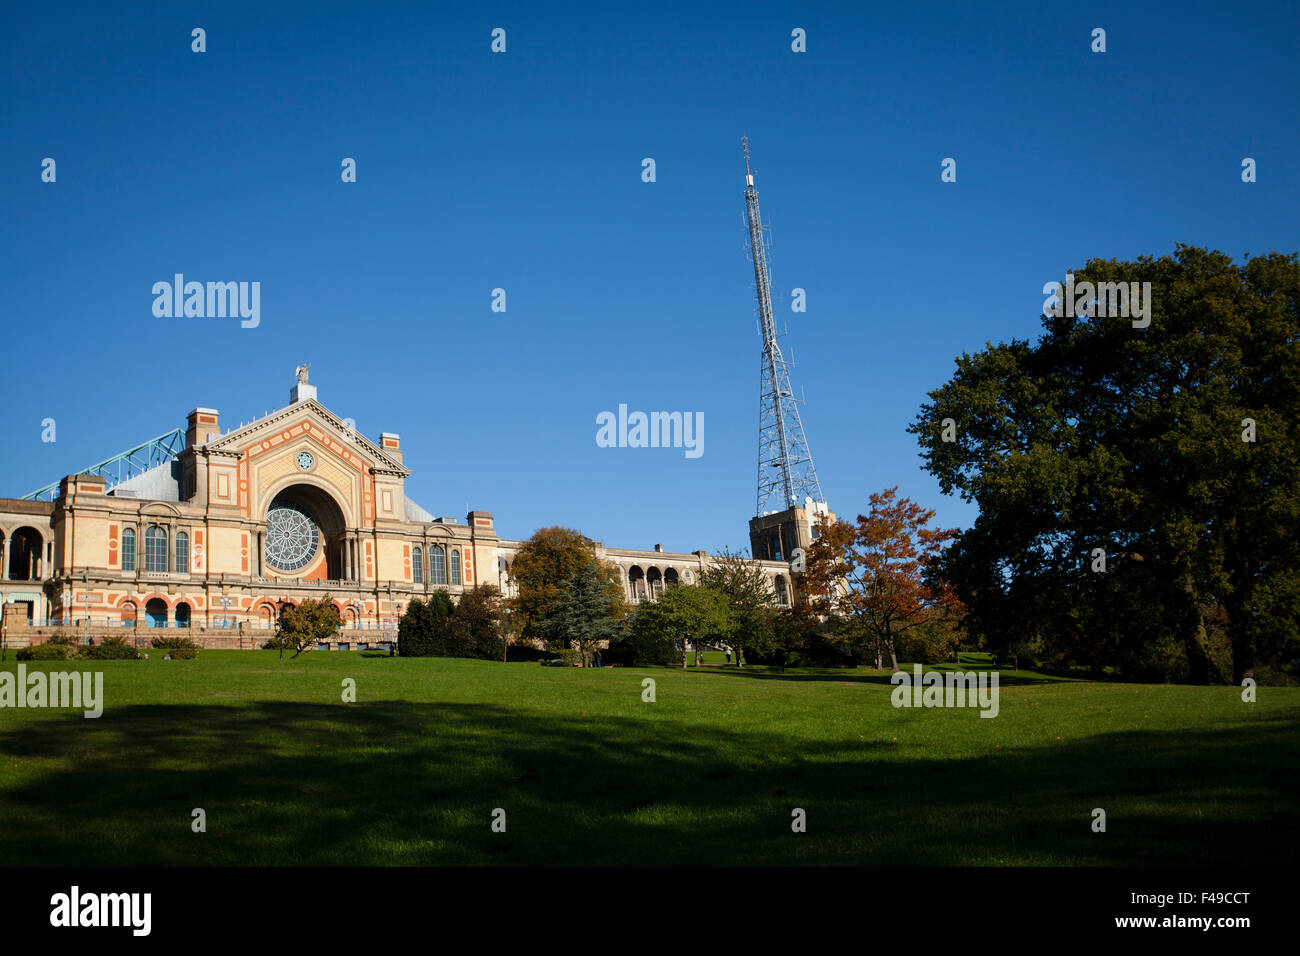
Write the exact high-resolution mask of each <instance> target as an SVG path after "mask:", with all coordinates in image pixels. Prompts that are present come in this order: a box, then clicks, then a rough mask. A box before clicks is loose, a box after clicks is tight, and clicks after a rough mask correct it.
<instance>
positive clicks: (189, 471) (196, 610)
mask: <svg viewBox="0 0 1300 956" xmlns="http://www.w3.org/2000/svg"><path fill="white" fill-rule="evenodd" d="M298 379H299V381H298V383H297V384H296V385H295V386H294V387H293V389H292V390H291V392H290V403H289V405H287V406H286V407H284V408H281V409H279V410H277V411H275V412H271V413H269V414H268V415H266V416H265V417H263V418H261V419H258V420H256V421H254V422H251V423H250V424H247V425H243V426H241V427H239V428H237V429H234V430H232V431H227V432H226V433H224V434H223V433H222V432H221V429H220V416H219V414H218V412H217V411H216V410H214V409H210V408H196V409H194V410H193V411H191V412H190V413H189V416H188V418H187V421H186V426H187V427H186V431H185V442H184V448H183V449H182V450H181V451H180V452H179V454H177V455H176V456H175V457H174V458H172V459H171V460H169V461H167V462H165V463H163V464H161V465H158V466H156V467H154V468H152V469H149V470H147V471H144V472H143V473H141V474H138V475H136V476H134V477H132V478H129V479H127V480H125V481H121V482H119V483H117V484H115V485H113V486H111V487H110V486H109V484H108V482H107V481H106V479H105V478H104V477H101V476H99V475H93V474H80V475H69V476H67V477H66V478H64V479H63V480H62V481H61V482H60V483H59V487H58V493H57V496H56V497H54V498H53V500H51V501H31V500H24V499H13V498H0V572H3V575H2V577H0V600H2V601H3V607H4V623H5V626H6V629H7V632H8V636H9V639H10V641H11V643H14V644H22V643H27V640H30V639H40V638H39V637H37V636H35V635H37V634H39V633H41V632H42V631H46V630H48V629H49V628H50V627H52V626H56V627H64V628H67V627H69V626H76V627H78V628H81V629H83V630H84V631H85V632H86V633H95V634H102V633H123V629H127V630H129V631H131V632H133V633H135V634H137V635H139V633H140V632H141V631H142V630H143V629H146V628H156V627H167V628H177V627H179V628H189V629H190V630H191V631H198V632H200V633H201V635H202V637H203V639H204V642H205V643H206V644H208V645H209V646H232V647H255V646H258V645H259V644H260V643H262V642H264V641H265V640H266V638H267V637H268V636H269V632H270V631H271V630H272V629H273V627H274V623H275V620H276V618H277V617H278V615H279V613H280V610H281V609H282V608H283V607H285V606H286V605H291V604H296V603H298V602H300V601H302V600H303V599H305V598H311V597H320V596H322V595H323V594H325V593H327V592H328V593H329V594H330V595H331V598H332V600H334V602H335V603H336V604H337V606H338V608H339V612H340V614H341V615H342V617H343V620H344V631H343V632H342V633H341V634H340V635H339V636H338V638H337V640H336V644H335V646H338V647H347V648H351V647H355V646H356V645H357V644H364V643H366V642H367V639H369V640H381V638H380V637H379V636H378V635H376V634H375V631H376V630H378V631H380V632H387V631H389V630H390V629H391V628H392V627H394V626H395V622H396V619H397V618H399V617H400V616H401V614H402V612H403V610H404V608H405V606H406V604H407V603H408V602H409V601H410V600H411V599H412V598H414V597H423V596H425V595H427V594H429V593H430V592H432V591H434V590H437V589H440V588H443V589H446V590H448V591H449V592H451V594H452V595H453V597H455V596H457V595H459V594H461V593H463V592H464V591H465V590H466V589H467V588H472V587H474V586H475V585H477V584H493V585H496V586H497V587H499V588H500V589H501V590H502V592H503V593H505V594H510V593H512V584H511V579H510V567H511V565H512V563H513V561H514V556H515V555H516V554H517V553H518V551H519V549H520V547H522V545H523V543H524V542H522V541H517V540H508V539H503V538H501V537H499V536H498V535H497V531H496V524H495V519H494V517H493V515H492V513H491V512H488V511H470V512H469V513H468V514H467V515H466V516H465V517H464V519H463V520H462V519H453V518H444V517H434V516H433V515H431V514H430V513H429V512H427V511H425V510H424V509H423V508H421V507H420V506H419V505H418V504H416V503H415V502H414V501H412V500H411V499H410V498H408V497H407V495H406V479H407V478H408V477H409V476H410V471H408V470H407V468H406V467H405V466H404V465H403V464H402V447H401V442H400V439H399V436H398V435H396V434H393V433H387V432H386V433H383V434H381V435H380V436H379V440H378V441H377V442H372V441H370V440H369V439H367V438H365V437H363V436H362V435H360V434H357V433H356V432H355V431H354V430H353V429H352V428H351V426H350V425H349V423H348V422H347V421H346V420H344V419H341V418H339V417H338V416H336V415H335V414H333V413H332V412H331V411H329V409H327V408H325V407H324V406H323V405H321V404H320V403H319V402H318V401H317V398H316V389H315V387H314V386H312V385H310V384H309V383H308V382H307V374H306V369H305V368H304V367H300V369H299V375H298ZM797 510H800V509H791V511H792V512H794V511H797ZM797 517H798V516H793V515H792V517H791V520H790V521H789V522H787V523H786V525H784V526H783V528H784V529H785V530H784V531H782V530H781V529H778V532H779V533H778V534H777V537H776V538H775V539H773V540H777V541H778V542H779V544H778V547H777V550H775V551H773V550H772V548H771V547H770V546H769V538H770V537H771V535H770V534H769V529H770V528H773V527H776V525H777V524H778V523H779V522H775V521H774V519H772V518H769V517H764V518H763V520H762V521H759V519H755V520H756V521H759V525H760V526H761V527H759V526H755V527H753V528H751V537H752V539H753V543H754V553H755V554H756V555H760V554H761V555H762V556H763V557H770V558H771V559H770V560H763V561H761V562H760V563H761V565H762V567H763V570H764V572H765V573H766V574H767V576H768V578H769V580H770V581H771V582H772V588H773V591H774V593H775V594H776V596H777V600H778V601H779V602H781V603H789V602H790V601H792V600H794V599H795V589H794V586H793V582H792V580H791V566H792V564H791V560H790V558H789V557H787V555H786V554H785V551H786V550H788V549H793V548H797V547H799V546H806V543H807V541H806V540H805V539H807V535H808V532H807V530H806V529H807V527H808V521H807V520H806V516H804V520H803V525H802V527H803V528H804V529H805V530H804V531H803V532H800V525H799V522H798V520H795V519H796V518H797ZM782 534H784V537H782ZM760 548H761V549H762V550H760ZM596 550H597V555H598V557H599V558H601V559H602V560H604V561H606V562H608V563H611V564H613V565H615V566H616V567H617V568H618V569H619V572H620V575H621V578H622V582H623V586H624V589H625V592H626V595H627V598H628V600H629V601H631V602H633V603H636V602H638V601H642V600H654V599H655V598H656V597H657V596H658V595H659V594H660V593H661V592H662V590H663V589H664V588H665V587H667V586H669V585H672V584H675V583H679V582H680V583H684V584H691V583H695V582H696V581H698V580H699V575H700V574H701V572H702V571H703V570H704V569H705V568H707V567H708V565H709V562H710V560H711V559H710V557H709V555H708V554H707V553H706V552H704V551H696V552H692V553H689V554H677V553H670V552H665V551H663V550H662V549H661V548H660V547H659V546H657V545H656V546H655V547H654V548H653V549H652V550H631V549H620V548H607V547H605V546H604V544H603V543H598V544H597V546H596ZM794 566H795V568H796V570H797V568H798V565H797V559H796V563H795V565H794ZM24 633H27V634H28V638H27V639H24V637H23V634H24Z"/></svg>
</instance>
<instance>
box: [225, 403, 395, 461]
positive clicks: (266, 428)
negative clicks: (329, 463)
mask: <svg viewBox="0 0 1300 956" xmlns="http://www.w3.org/2000/svg"><path fill="white" fill-rule="evenodd" d="M302 422H310V423H311V424H312V425H315V426H316V427H317V428H319V429H321V430H322V431H323V432H325V434H326V435H328V436H329V437H331V438H333V439H335V440H336V441H339V442H346V443H347V445H348V447H350V448H351V449H352V450H354V451H355V452H356V453H357V454H359V455H360V456H361V457H362V458H364V459H367V460H368V461H369V462H370V464H371V467H373V468H374V469H375V471H376V472H379V473H388V474H392V475H396V476H399V477H402V478H405V477H406V476H408V475H409V474H410V473H411V472H410V470H409V469H407V468H406V467H405V466H404V465H403V464H402V463H401V462H399V461H398V460H397V459H395V458H393V457H392V456H390V455H388V454H386V453H385V452H384V451H383V449H381V448H380V447H379V446H378V445H376V444H375V443H374V442H372V441H370V439H368V438H366V437H365V436H364V435H362V434H361V433H360V432H358V431H356V430H354V429H351V428H349V427H348V425H347V423H346V422H345V421H344V420H343V419H341V418H339V417H338V416H337V415H335V414H334V413H333V412H331V411H330V410H329V409H328V408H326V407H325V406H324V405H322V404H320V402H318V401H316V400H315V399H312V398H309V399H305V400H304V401H301V402H295V403H294V404H292V405H289V406H287V407H286V408H281V409H279V410H278V411H274V412H272V413H271V414H269V415H267V416H265V417H263V418H259V419H258V420H257V421H254V422H249V423H248V424H247V425H243V426H241V427H240V428H237V429H235V430H234V431H232V432H228V433H227V434H225V435H222V436H221V437H220V438H215V439H213V440H212V441H209V442H207V443H206V444H205V445H204V446H203V448H204V449H206V450H207V451H208V452H209V453H215V454H222V453H224V454H229V455H235V456H238V455H242V454H243V453H244V452H245V451H247V450H248V449H249V448H252V447H254V446H256V445H258V444H259V443H261V442H264V441H266V440H268V438H269V437H270V436H273V435H280V434H282V433H283V432H284V431H286V430H287V429H291V428H293V427H295V426H297V425H298V424H300V423H302Z"/></svg>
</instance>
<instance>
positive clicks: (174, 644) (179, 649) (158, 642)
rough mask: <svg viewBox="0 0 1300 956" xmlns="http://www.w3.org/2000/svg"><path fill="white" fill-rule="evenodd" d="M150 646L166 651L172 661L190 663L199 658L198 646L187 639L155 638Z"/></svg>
mask: <svg viewBox="0 0 1300 956" xmlns="http://www.w3.org/2000/svg"><path fill="white" fill-rule="evenodd" d="M150 646H151V647H153V648H154V649H155V650H159V651H166V652H167V653H168V654H170V655H171V657H172V660H174V661H192V660H194V658H196V657H198V656H199V645H197V644H195V643H194V642H193V641H192V640H190V639H189V638H188V637H155V638H154V639H153V640H152V641H151V642H150Z"/></svg>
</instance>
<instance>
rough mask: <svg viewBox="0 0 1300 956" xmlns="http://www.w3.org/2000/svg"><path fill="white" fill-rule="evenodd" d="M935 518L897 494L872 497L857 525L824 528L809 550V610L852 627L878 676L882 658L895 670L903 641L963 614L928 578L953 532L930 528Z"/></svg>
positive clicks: (805, 584)
mask: <svg viewBox="0 0 1300 956" xmlns="http://www.w3.org/2000/svg"><path fill="white" fill-rule="evenodd" d="M932 518H934V512H933V511H929V510H927V509H924V508H922V507H921V506H920V505H918V504H917V503H916V502H914V501H912V500H911V499H910V498H906V497H903V498H900V497H899V496H898V487H897V486H895V487H893V488H887V489H886V490H884V491H881V492H875V493H873V494H872V495H871V500H870V508H869V510H868V511H867V513H866V514H865V515H858V519H857V522H856V523H854V522H849V521H842V520H838V519H837V520H836V521H834V522H823V523H822V525H821V526H820V532H821V533H820V535H819V536H818V537H817V538H816V539H815V540H814V541H813V543H812V544H811V546H810V547H809V548H808V549H807V552H806V555H805V557H806V562H807V566H806V570H805V572H804V575H803V580H802V587H803V590H804V593H805V594H806V595H807V598H808V601H809V603H810V605H811V609H812V610H813V611H814V612H815V613H818V614H823V615H833V616H837V617H841V618H844V619H846V620H847V621H849V623H850V628H849V633H850V635H851V636H852V637H851V639H853V640H854V641H855V642H858V643H860V644H861V645H862V646H864V649H865V646H867V645H869V646H870V647H871V649H872V651H873V656H874V658H875V664H876V669H877V670H880V669H882V662H883V659H884V654H885V653H888V654H889V661H890V664H891V666H892V667H893V669H894V670H898V655H897V652H896V650H895V643H896V641H897V640H898V638H899V637H900V636H901V635H902V634H904V633H906V632H907V631H909V630H911V629H912V628H914V627H917V626H918V625H921V624H924V623H926V622H927V621H930V620H934V619H935V618H936V617H939V616H945V615H946V616H955V615H958V614H960V612H961V606H960V602H958V600H957V597H956V595H954V594H953V593H952V591H951V590H950V589H949V588H948V587H947V586H946V585H945V584H944V583H943V582H941V581H940V580H939V579H938V578H937V576H936V575H935V574H933V573H932V571H933V566H934V563H935V559H936V558H937V557H938V556H939V555H940V554H941V553H942V552H943V549H944V546H945V544H946V543H947V542H948V541H950V540H952V539H953V538H955V537H956V535H957V531H956V529H953V528H948V529H936V528H930V527H927V526H928V525H929V523H930V520H931V519H932Z"/></svg>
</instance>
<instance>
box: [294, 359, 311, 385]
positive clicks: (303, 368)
mask: <svg viewBox="0 0 1300 956" xmlns="http://www.w3.org/2000/svg"><path fill="white" fill-rule="evenodd" d="M310 368H311V363H310V362H308V363H307V364H306V365H299V366H298V367H297V368H295V369H294V370H293V374H294V375H296V376H298V384H299V385H306V384H307V370H308V369H310Z"/></svg>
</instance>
